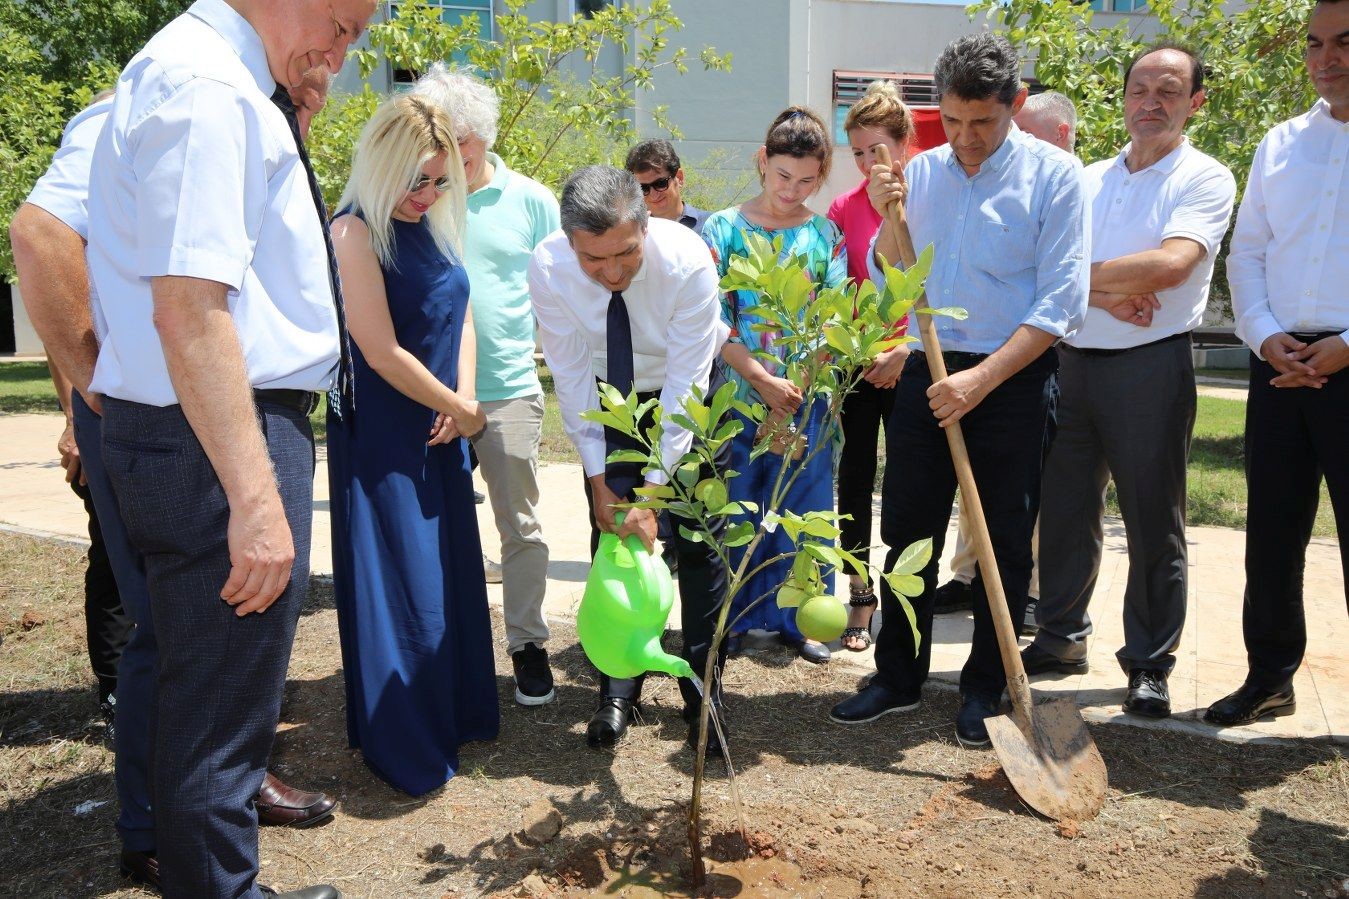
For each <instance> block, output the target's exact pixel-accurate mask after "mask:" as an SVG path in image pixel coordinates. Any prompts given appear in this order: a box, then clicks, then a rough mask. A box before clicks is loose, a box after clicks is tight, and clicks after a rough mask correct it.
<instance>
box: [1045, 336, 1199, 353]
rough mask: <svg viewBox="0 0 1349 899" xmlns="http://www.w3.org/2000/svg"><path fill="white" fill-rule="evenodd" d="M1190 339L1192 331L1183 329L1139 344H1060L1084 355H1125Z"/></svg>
mask: <svg viewBox="0 0 1349 899" xmlns="http://www.w3.org/2000/svg"><path fill="white" fill-rule="evenodd" d="M1189 339H1190V332H1189V331H1181V332H1180V333H1179V334H1172V335H1171V336H1170V337H1163V338H1162V339H1161V340H1153V341H1150V342H1148V343H1140V344H1139V345H1138V346H1126V347H1118V348H1105V347H1078V346H1072V345H1071V344H1067V343H1062V344H1059V345H1060V346H1062V347H1063V348H1064V349H1065V350H1072V351H1073V352H1074V353H1078V354H1080V355H1083V356H1119V355H1123V354H1124V353H1130V352H1133V351H1134V350H1141V349H1144V348H1145V347H1150V346H1161V345H1162V344H1164V343H1171V342H1173V341H1176V340H1184V341H1187V342H1188V341H1189Z"/></svg>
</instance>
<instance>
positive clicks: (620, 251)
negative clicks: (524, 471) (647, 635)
mask: <svg viewBox="0 0 1349 899" xmlns="http://www.w3.org/2000/svg"><path fill="white" fill-rule="evenodd" d="M561 216H562V229H561V230H560V231H555V232H554V233H553V234H551V235H550V236H549V237H547V238H545V239H544V241H543V242H542V243H540V244H539V246H538V247H537V248H536V249H535V251H534V258H533V260H532V261H531V263H530V266H529V293H530V299H531V301H532V302H533V304H534V314H535V316H536V317H537V318H538V321H539V329H540V333H541V336H542V338H543V355H544V358H545V359H546V360H547V361H548V368H549V370H550V371H551V372H552V374H553V383H554V384H555V385H556V389H557V399H558V405H559V406H560V407H561V411H562V424H563V427H564V428H565V429H566V431H567V435H568V436H569V437H571V439H572V442H573V443H575V444H576V450H577V452H578V453H579V455H580V457H581V465H582V467H583V468H584V470H585V477H586V499H587V502H588V503H589V505H590V509H591V554H592V555H594V552H595V548H596V546H597V545H598V541H599V534H600V532H601V531H607V532H613V533H617V534H619V535H620V537H626V536H627V535H629V534H636V535H638V536H639V537H640V538H641V540H642V542H643V543H645V544H646V547H647V549H651V548H652V546H653V543H654V541H655V539H656V516H655V514H654V513H652V512H650V511H648V510H645V509H632V510H630V511H628V512H627V514H626V517H625V519H624V521H623V524H622V526H621V527H620V526H618V525H616V524H615V515H614V509H613V504H614V503H619V502H627V501H631V500H632V498H633V496H634V494H633V492H632V491H633V489H634V488H636V487H638V486H641V484H642V480H643V476H642V466H641V464H639V463H608V462H607V461H606V460H607V458H608V455H609V453H610V452H612V451H613V450H614V449H616V448H620V447H622V446H623V445H624V441H623V440H622V439H621V437H620V435H617V434H614V433H608V434H606V432H605V429H604V428H603V427H601V426H600V425H598V424H595V423H594V422H589V421H585V420H583V419H582V418H581V413H582V412H584V411H586V410H587V409H598V408H599V390H598V383H599V382H600V381H604V382H605V383H608V384H612V385H614V386H615V387H617V388H618V389H619V390H620V391H621V392H623V393H624V394H625V395H626V394H627V393H628V392H629V391H631V390H634V389H635V390H636V391H637V393H638V395H639V396H641V397H642V398H643V399H646V398H648V397H659V399H660V404H661V408H662V409H663V410H664V415H665V418H664V425H665V431H664V434H663V435H662V437H661V443H660V451H661V458H662V459H663V461H664V465H665V467H666V469H673V468H674V467H675V465H676V464H677V463H678V461H679V459H681V458H682V457H683V455H684V454H685V453H686V452H688V450H689V447H690V446H691V445H692V442H693V435H692V434H690V433H689V431H688V430H687V429H685V428H683V427H681V426H680V425H679V424H677V423H676V422H674V421H673V420H671V418H670V416H671V415H673V414H677V413H678V412H679V411H680V410H681V409H682V408H683V402H684V399H685V398H686V397H688V396H690V395H691V393H692V390H693V387H694V386H695V385H696V386H698V387H699V388H700V389H702V390H705V391H708V392H711V391H713V390H715V389H716V388H717V386H719V384H720V383H721V382H722V378H721V374H720V371H719V370H718V369H715V368H714V363H715V361H716V359H717V356H718V353H720V351H721V347H722V345H723V344H724V343H725V342H726V337H727V335H728V333H729V329H728V328H727V327H726V325H725V324H723V323H722V321H721V295H720V290H719V288H718V286H717V282H718V279H717V273H716V269H715V268H714V267H713V264H712V256H711V254H710V253H708V252H707V245H706V244H704V243H703V242H702V240H700V239H699V237H698V235H697V234H695V233H694V232H693V231H692V230H691V229H689V228H686V227H684V226H683V225H681V224H679V223H678V222H674V221H667V220H665V219H652V218H649V215H648V212H647V207H646V204H645V202H643V200H642V192H641V189H640V187H639V185H638V183H637V179H636V178H634V177H633V175H632V174H631V173H630V172H626V171H623V170H622V169H616V168H612V167H610V166H588V167H586V168H583V169H580V170H579V171H577V172H576V173H575V174H574V175H572V177H571V178H570V179H569V180H568V181H567V184H566V186H565V187H564V188H563V190H562V209H561ZM723 449H725V451H726V452H724V453H719V456H725V457H727V458H725V459H720V458H719V464H720V466H721V467H724V465H725V464H726V462H727V461H729V450H730V442H729V441H727V442H726V443H725V444H723ZM666 480H667V478H666V477H665V475H664V474H663V473H662V472H650V473H648V474H646V476H645V482H646V484H647V485H649V486H654V485H658V484H664V483H665V482H666ZM680 523H681V520H680V519H679V518H675V519H674V521H673V524H674V525H675V533H676V534H678V533H679V532H678V527H679V525H680ZM682 523H683V524H684V525H685V526H686V527H689V528H691V529H692V528H695V527H696V526H695V525H694V524H693V523H692V522H688V521H683V522H682ZM724 527H725V522H724V521H723V522H718V523H717V524H716V530H717V533H720V531H721V530H722V529H724ZM713 539H714V540H715V539H716V535H715V534H714V538H713ZM676 545H677V552H678V554H679V596H680V604H681V611H682V615H683V619H682V623H683V633H684V653H683V654H684V658H686V659H687V660H688V661H689V663H690V664H691V665H692V666H693V669H694V671H697V672H702V671H703V667H704V665H705V664H706V662H707V652H708V649H709V647H710V646H711V640H712V631H713V626H714V624H715V621H716V615H717V612H718V609H719V608H720V606H721V603H722V601H723V599H724V597H725V594H726V570H725V567H724V566H723V565H722V564H721V562H720V560H719V558H718V556H717V553H716V551H715V549H713V547H712V545H710V541H705V542H698V543H694V542H692V541H690V540H687V539H686V538H684V537H683V536H682V535H680V536H678V537H676ZM641 687H642V684H641V678H637V679H635V680H617V679H611V678H609V677H603V676H602V677H601V679H600V691H601V694H602V702H601V704H600V707H599V709H598V710H597V711H596V712H595V715H594V716H593V717H592V719H591V721H590V725H589V727H588V728H587V730H586V739H587V741H588V742H589V743H590V744H591V745H592V746H600V745H612V744H613V743H615V742H617V741H618V739H619V738H621V737H622V735H623V733H624V732H625V731H626V730H627V727H628V724H629V723H630V722H631V719H632V714H633V710H634V708H635V707H636V704H637V701H638V699H639V698H640V697H641ZM679 688H680V692H681V693H682V694H683V697H684V704H685V710H684V715H685V720H686V721H687V722H688V724H689V740H690V742H693V741H695V740H696V738H697V735H698V734H697V717H696V714H697V710H698V706H699V701H700V697H699V695H698V692H697V690H696V689H695V688H694V687H693V685H692V684H690V683H687V682H685V681H682V680H681V681H680V684H679ZM709 746H715V741H713V743H710V744H709Z"/></svg>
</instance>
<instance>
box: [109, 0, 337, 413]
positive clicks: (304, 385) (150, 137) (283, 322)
mask: <svg viewBox="0 0 1349 899" xmlns="http://www.w3.org/2000/svg"><path fill="white" fill-rule="evenodd" d="M275 88H276V84H275V82H274V81H273V80H272V76H271V74H270V73H269V71H268V67H267V56H266V52H265V51H264V49H263V44H262V39H261V38H260V37H259V36H258V33H257V32H256V31H255V30H254V29H253V27H252V26H251V25H249V24H248V22H247V21H246V20H245V19H244V18H243V17H242V16H240V15H239V14H238V13H237V12H235V11H234V10H233V9H232V8H231V7H230V6H229V5H228V4H226V3H225V2H224V0H197V2H196V3H194V4H192V7H191V8H190V9H189V10H188V11H187V12H186V13H184V14H183V15H181V16H179V17H178V18H177V19H174V20H173V21H172V22H170V23H169V24H168V25H167V26H166V27H165V28H164V29H163V30H162V31H160V32H159V33H158V34H157V35H155V37H154V38H152V39H151V40H150V42H149V43H148V44H146V45H145V48H144V49H143V50H141V52H140V53H138V54H136V56H135V57H134V58H132V60H131V62H130V63H128V64H127V67H126V69H124V70H123V72H122V75H121V77H120V78H119V79H118V82H117V96H116V98H115V99H114V101H113V107H112V113H111V115H110V117H109V119H108V123H107V126H106V127H105V128H104V129H103V133H102V134H101V136H100V137H99V140H98V144H97V146H96V148H95V150H94V160H93V172H92V175H91V178H90V185H89V273H90V278H91V281H92V288H93V295H94V303H93V305H94V319H95V328H96V330H97V331H98V333H99V337H100V338H101V341H102V345H101V347H100V351H99V356H98V364H97V366H96V367H95V369H94V379H93V383H92V385H91V389H92V390H93V391H94V392H95V393H101V394H106V395H108V396H113V397H117V398H119V399H123V400H130V401H133V402H138V403H146V404H149V405H154V406H168V405H172V404H174V403H176V402H177V396H176V395H175V393H174V389H173V385H172V383H171V382H170V380H169V374H168V369H167V367H166V366H165V363H164V352H163V347H162V346H161V344H160V342H159V335H158V333H157V332H156V330H155V327H154V323H153V320H152V318H151V316H152V313H153V309H154V303H153V299H152V297H151V293H150V279H151V278H154V277H158V276H165V275H172V276H184V277H191V278H201V279H205V280H209V281H217V282H220V283H222V284H224V285H226V286H227V287H228V288H229V294H228V302H229V310H230V313H231V315H232V316H233V318H234V325H235V328H236V329H237V330H238V333H239V341H240V343H241V345H242V347H243V355H244V361H245V364H246V366H247V371H248V378H249V381H250V383H251V384H252V385H253V386H254V387H258V388H289V389H298V390H324V389H327V388H328V387H329V386H330V385H331V384H332V381H333V375H334V372H335V369H336V366H337V358H338V342H337V314H336V311H335V310H334V308H333V297H332V287H331V284H330V281H329V273H328V262H327V255H326V252H325V250H324V244H323V232H322V230H321V226H320V222H319V217H318V212H317V210H316V209H315V206H314V199H313V195H312V194H311V193H310V190H309V182H308V179H307V176H306V174H305V170H304V166H303V165H302V164H301V162H300V157H299V154H298V152H297V150H296V146H295V140H294V138H293V137H292V136H291V132H290V127H289V125H288V124H287V123H286V118H285V116H284V115H282V113H281V111H280V110H279V109H278V108H277V107H276V106H275V104H273V103H272V101H271V95H272V92H273V91H274V90H275Z"/></svg>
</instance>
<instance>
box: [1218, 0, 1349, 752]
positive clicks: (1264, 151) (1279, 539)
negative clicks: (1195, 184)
mask: <svg viewBox="0 0 1349 899" xmlns="http://www.w3.org/2000/svg"><path fill="white" fill-rule="evenodd" d="M1306 60H1307V72H1308V74H1309V75H1310V76H1311V80H1312V85H1313V87H1314V88H1315V89H1316V93H1317V94H1318V95H1319V96H1320V99H1319V100H1317V102H1316V104H1315V105H1314V106H1312V108H1311V110H1310V111H1308V112H1306V113H1304V114H1303V115H1300V116H1297V117H1296V118H1292V119H1289V120H1288V121H1286V122H1283V123H1281V124H1278V125H1275V126H1274V127H1273V128H1272V129H1270V131H1269V133H1268V134H1266V135H1265V137H1264V139H1263V140H1262V141H1261V142H1260V147H1259V149H1257V150H1256V151H1255V159H1254V160H1252V162H1251V174H1250V180H1249V181H1248V182H1247V185H1246V193H1245V195H1244V196H1243V197H1242V199H1241V210H1240V212H1238V213H1237V227H1236V229H1235V230H1234V231H1233V232H1232V248H1231V252H1230V254H1229V255H1228V258H1227V281H1228V284H1229V285H1230V286H1231V288H1232V309H1233V312H1234V313H1235V314H1236V319H1237V335H1238V336H1239V337H1241V339H1242V340H1244V341H1245V342H1246V344H1247V346H1249V347H1250V349H1251V352H1252V353H1253V355H1252V357H1251V382H1250V395H1249V397H1248V398H1247V403H1246V438H1245V446H1246V492H1247V497H1248V499H1247V506H1246V601H1245V602H1244V603H1243V604H1242V609H1241V612H1242V634H1243V637H1244V640H1245V643H1246V657H1247V663H1248V666H1249V670H1248V671H1247V674H1246V680H1245V682H1244V683H1243V684H1242V685H1241V686H1240V687H1239V688H1238V689H1237V690H1236V691H1235V692H1233V693H1231V694H1230V695H1228V696H1226V697H1224V698H1222V699H1220V700H1218V701H1217V702H1215V703H1214V704H1213V705H1211V706H1209V708H1208V711H1207V712H1205V714H1204V720H1205V721H1208V722H1209V723H1211V724H1217V725H1221V726H1233V725H1245V724H1250V723H1252V722H1254V721H1258V720H1260V719H1261V718H1265V717H1269V716H1278V715H1289V714H1292V713H1293V712H1294V711H1296V709H1297V702H1296V698H1295V696H1294V694H1293V675H1294V674H1295V673H1296V672H1297V670H1298V668H1299V667H1301V665H1302V658H1303V655H1304V653H1305V652H1306V648H1307V625H1308V621H1307V620H1306V617H1305V615H1304V613H1303V605H1302V593H1303V578H1302V574H1303V570H1304V568H1305V565H1306V553H1307V541H1308V540H1310V539H1311V533H1312V523H1313V522H1314V521H1315V519H1316V507H1317V503H1318V501H1319V499H1320V487H1321V478H1322V476H1324V477H1325V483H1326V488H1327V490H1328V491H1329V493H1330V500H1331V502H1332V503H1333V504H1334V507H1335V524H1336V527H1337V529H1338V531H1339V535H1340V540H1341V541H1343V540H1344V537H1345V535H1346V534H1349V370H1346V368H1347V367H1349V0H1321V2H1319V3H1317V4H1316V5H1315V6H1313V7H1312V11H1311V16H1310V18H1309V19H1308V22H1307V50H1306ZM1340 565H1341V568H1342V570H1343V572H1344V581H1343V583H1344V585H1345V589H1346V590H1347V592H1346V600H1347V601H1349V555H1346V554H1345V552H1344V544H1343V542H1341V544H1340ZM1315 624H1316V625H1322V627H1319V628H1317V630H1316V631H1315V632H1316V633H1318V634H1319V635H1321V636H1322V637H1323V638H1324V637H1325V636H1326V630H1325V628H1324V625H1323V622H1319V621H1318V622H1315ZM1335 626H1336V625H1335V624H1334V623H1333V622H1332V623H1331V628H1332V629H1333V628H1334V627H1335Z"/></svg>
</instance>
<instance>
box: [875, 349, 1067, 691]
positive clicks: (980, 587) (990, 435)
mask: <svg viewBox="0 0 1349 899" xmlns="http://www.w3.org/2000/svg"><path fill="white" fill-rule="evenodd" d="M965 355H966V354H954V353H953V354H948V364H947V368H948V370H950V371H954V370H957V369H958V368H959V367H960V366H961V362H960V360H959V358H958V357H962V356H965ZM976 361H977V360H974V359H970V360H967V363H966V364H974V363H975V362H976ZM1057 370H1058V357H1057V356H1056V355H1055V353H1054V351H1053V350H1052V349H1051V350H1049V351H1047V352H1046V353H1044V354H1043V355H1042V356H1040V357H1039V358H1038V359H1036V360H1034V361H1032V362H1031V363H1030V364H1029V365H1027V366H1026V367H1025V368H1024V369H1022V370H1021V371H1019V372H1018V373H1016V374H1015V375H1013V376H1012V377H1011V378H1009V379H1007V380H1006V381H1004V382H1003V383H1002V384H1001V385H999V386H998V388H997V389H996V390H994V391H993V392H992V393H990V394H989V395H988V396H987V397H985V398H984V401H983V402H982V403H980V404H979V405H978V406H976V407H975V408H974V410H973V411H972V412H970V413H969V414H968V415H966V416H965V417H964V418H963V419H962V420H961V425H962V429H963V431H964V434H965V444H966V446H967V447H968V448H969V455H970V465H971V467H972V468H973V469H974V480H975V484H976V485H977V486H978V488H979V498H980V500H981V501H982V504H983V510H984V517H985V518H986V519H987V521H988V529H989V532H990V534H991V535H992V538H993V552H994V555H995V556H996V557H997V560H998V571H999V573H1000V574H1001V575H1002V586H1003V592H1004V593H1005V594H1006V596H1007V604H1008V610H1009V611H1010V612H1011V616H1012V621H1014V622H1016V621H1021V620H1022V619H1023V618H1024V617H1025V613H1026V601H1027V589H1028V588H1029V586H1030V573H1031V567H1032V560H1031V533H1032V531H1034V529H1035V518H1036V515H1038V514H1039V509H1040V470H1041V465H1042V463H1043V457H1044V446H1045V434H1046V429H1047V428H1049V427H1051V426H1052V419H1053V416H1054V402H1055V396H1056V387H1055V379H1056V372H1057ZM931 386H932V378H931V376H930V375H929V374H928V370H927V359H926V357H925V356H924V355H923V354H922V353H918V352H915V353H913V354H911V355H910V356H909V360H908V362H907V363H906V364H905V366H904V375H903V377H901V378H900V379H899V384H898V386H897V387H896V389H895V408H894V411H893V413H892V414H891V416H890V425H889V429H888V430H887V431H886V446H885V448H886V462H885V480H884V483H883V484H882V487H881V539H882V540H884V541H885V545H886V546H887V547H889V552H888V553H887V555H886V560H885V569H886V570H887V571H888V570H889V569H890V568H891V567H892V566H893V565H894V564H895V562H896V561H898V559H899V555H900V553H901V552H903V551H904V549H905V548H906V547H908V546H909V544H911V543H913V542H915V541H918V540H923V539H925V538H928V537H931V538H932V542H933V546H932V560H931V561H930V562H929V563H928V564H927V567H925V568H924V569H923V571H922V573H921V574H922V578H923V588H924V589H923V594H922V596H919V597H917V598H915V599H912V600H911V602H912V603H913V607H914V611H915V613H916V615H917V623H918V630H919V633H920V634H921V640H920V643H919V645H918V647H917V648H916V649H915V647H914V640H913V632H912V631H911V629H910V628H909V622H908V619H907V618H906V617H905V615H904V612H903V611H902V610H901V609H900V607H899V602H898V600H896V599H895V596H894V594H893V593H892V592H891V590H890V585H889V584H888V583H887V582H885V581H884V580H882V581H881V604H882V605H881V609H882V625H881V631H880V634H879V636H878V637H877V640H876V680H877V682H878V683H880V684H881V685H882V686H886V687H889V688H890V689H891V690H894V691H896V692H899V693H906V694H914V693H917V691H918V690H919V688H921V687H922V685H923V683H924V681H926V680H927V675H928V669H929V667H930V666H931V662H932V594H933V591H934V590H935V589H936V584H937V561H938V559H940V558H941V552H942V547H943V545H944V544H945V542H946V527H947V524H948V522H949V521H950V516H951V503H952V501H953V500H954V499H955V492H956V475H955V466H954V465H953V464H952V462H951V451H950V448H949V447H948V445H947V442H946V432H945V431H944V430H943V429H942V428H941V427H940V426H939V425H938V424H937V419H936V418H934V417H933V415H932V409H931V408H929V406H928V398H927V389H928V388H929V387H931ZM973 587H974V639H973V642H972V645H971V647H970V657H969V660H968V661H967V662H966V663H965V667H964V669H963V670H962V671H961V673H960V689H961V692H963V693H965V694H969V695H979V696H985V697H1000V696H1001V695H1002V691H1003V689H1004V688H1005V687H1006V685H1007V678H1006V675H1005V673H1004V672H1003V668H1002V659H1001V656H1000V654H999V652H998V643H997V636H996V634H995V633H994V630H993V619H992V616H991V615H990V614H989V611H988V601H987V599H986V598H985V597H986V593H985V587H984V579H983V573H982V572H981V571H979V570H978V568H976V574H975V578H974V583H973Z"/></svg>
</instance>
